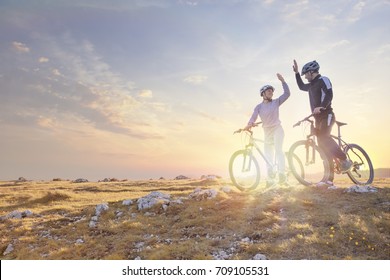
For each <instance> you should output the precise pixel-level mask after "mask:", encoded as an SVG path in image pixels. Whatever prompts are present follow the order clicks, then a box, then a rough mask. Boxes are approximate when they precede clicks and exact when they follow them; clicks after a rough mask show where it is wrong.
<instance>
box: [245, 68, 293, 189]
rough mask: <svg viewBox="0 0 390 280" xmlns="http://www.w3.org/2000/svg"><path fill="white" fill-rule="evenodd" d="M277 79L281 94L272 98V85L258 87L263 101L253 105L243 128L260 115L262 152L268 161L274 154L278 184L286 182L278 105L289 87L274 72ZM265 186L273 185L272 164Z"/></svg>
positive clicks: (282, 135) (288, 94) (248, 127)
mask: <svg viewBox="0 0 390 280" xmlns="http://www.w3.org/2000/svg"><path fill="white" fill-rule="evenodd" d="M276 76H277V77H278V79H279V80H280V81H281V82H282V86H283V91H284V92H283V94H282V95H281V96H280V97H278V98H276V99H272V97H273V94H274V91H275V89H274V87H273V86H271V85H265V86H263V87H262V88H261V89H260V95H261V97H263V101H262V102H261V103H260V104H258V105H257V106H256V107H255V110H254V111H253V114H252V116H251V118H250V119H249V122H248V125H247V126H246V127H245V129H247V130H248V129H250V128H251V127H252V126H253V124H254V123H255V122H256V120H257V118H258V117H260V119H261V121H262V126H263V130H264V154H265V156H266V157H267V159H268V160H269V161H270V162H273V159H274V157H275V155H276V161H277V167H278V173H279V174H278V175H279V184H286V174H285V157H284V152H283V141H284V130H283V127H282V125H281V121H280V119H279V106H280V105H282V104H283V103H284V102H285V101H286V100H287V99H288V98H289V97H290V89H289V87H288V85H287V83H286V82H285V80H284V78H283V76H282V75H281V74H279V73H278V74H276ZM267 168H268V179H267V187H270V186H273V185H274V184H275V182H274V174H273V170H272V166H268V167H267Z"/></svg>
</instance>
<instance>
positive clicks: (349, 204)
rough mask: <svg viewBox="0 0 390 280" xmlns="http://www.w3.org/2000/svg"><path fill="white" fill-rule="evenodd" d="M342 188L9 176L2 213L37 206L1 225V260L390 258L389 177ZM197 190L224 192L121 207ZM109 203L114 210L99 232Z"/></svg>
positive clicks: (1, 189) (2, 189)
mask: <svg viewBox="0 0 390 280" xmlns="http://www.w3.org/2000/svg"><path fill="white" fill-rule="evenodd" d="M337 185H338V186H339V187H340V188H339V189H336V190H327V189H319V188H311V187H305V186H302V185H299V184H294V185H292V186H290V187H280V186H277V187H274V188H272V189H265V188H264V187H263V186H261V187H259V188H258V189H257V190H255V191H253V192H250V193H242V192H240V191H238V190H236V189H235V188H234V187H233V186H230V187H231V192H228V193H226V192H223V191H221V190H220V189H221V187H224V186H229V182H228V181H226V182H224V181H223V180H220V181H218V182H207V181H206V182H205V181H200V180H172V181H171V180H150V181H125V182H107V183H102V182H99V183H97V182H88V183H72V182H69V181H59V182H38V181H36V182H0V216H5V215H7V214H8V213H10V212H12V211H14V210H19V211H24V210H30V211H32V212H33V215H32V216H30V217H25V218H22V219H4V220H2V221H0V254H1V255H0V259H57V260H61V259H135V258H140V259H170V260H171V259H213V258H215V257H216V256H219V257H221V256H223V258H225V259H252V258H253V257H254V256H255V255H256V254H258V253H261V254H264V255H266V256H267V258H268V259H277V260H280V259H292V260H297V259H386V260H387V259H390V180H389V179H377V180H375V182H374V183H373V186H375V187H376V188H377V189H378V192H376V193H347V192H345V190H346V188H347V187H349V186H351V185H352V184H351V183H350V182H349V181H347V180H346V179H345V180H344V181H343V180H339V181H337ZM197 187H201V188H202V189H216V190H218V191H219V192H218V195H217V197H216V198H214V199H205V200H194V199H183V204H171V205H169V206H168V208H167V209H166V210H163V209H162V208H161V206H155V207H154V208H152V209H148V210H142V211H138V210H137V206H136V204H133V205H130V206H124V205H122V201H123V200H126V199H137V198H140V197H142V196H145V195H147V194H149V193H150V192H152V191H160V192H163V193H169V194H171V195H172V197H173V198H179V197H185V198H188V195H189V194H190V193H192V192H193V191H194V190H195V189H196V188H197ZM104 202H105V203H108V205H109V207H110V208H109V210H108V211H105V212H103V214H102V215H101V217H100V219H99V222H98V224H97V227H95V228H90V227H89V222H90V220H91V217H92V216H93V215H94V212H95V207H96V205H97V204H100V203H104ZM118 212H123V214H122V215H121V216H118ZM9 244H12V245H13V247H14V250H13V251H12V252H11V253H9V254H7V255H3V252H4V251H5V250H6V248H7V246H8V245H9Z"/></svg>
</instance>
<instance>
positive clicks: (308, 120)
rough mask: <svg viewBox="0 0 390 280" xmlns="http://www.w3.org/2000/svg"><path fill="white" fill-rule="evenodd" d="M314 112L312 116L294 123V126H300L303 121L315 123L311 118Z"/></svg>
mask: <svg viewBox="0 0 390 280" xmlns="http://www.w3.org/2000/svg"><path fill="white" fill-rule="evenodd" d="M313 116H314V114H311V115H310V116H307V117H306V118H304V119H303V120H300V121H299V122H297V123H296V124H294V125H293V127H297V126H300V125H301V123H302V122H311V123H313V121H312V120H310V118H311V117H313Z"/></svg>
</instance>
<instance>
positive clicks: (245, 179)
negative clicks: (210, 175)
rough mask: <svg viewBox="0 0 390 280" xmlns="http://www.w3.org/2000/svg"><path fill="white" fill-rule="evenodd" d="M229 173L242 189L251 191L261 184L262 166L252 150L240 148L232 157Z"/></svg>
mask: <svg viewBox="0 0 390 280" xmlns="http://www.w3.org/2000/svg"><path fill="white" fill-rule="evenodd" d="M229 175H230V179H231V180H232V182H233V184H234V185H235V186H236V187H237V188H238V189H239V190H241V191H250V190H253V189H255V188H256V187H257V186H258V185H259V182H260V168H259V164H258V162H257V160H256V159H255V158H254V156H253V155H252V153H251V151H249V150H239V151H237V152H235V153H234V154H233V155H232V156H231V157H230V161H229Z"/></svg>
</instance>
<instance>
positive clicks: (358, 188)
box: [347, 185, 378, 193]
mask: <svg viewBox="0 0 390 280" xmlns="http://www.w3.org/2000/svg"><path fill="white" fill-rule="evenodd" d="M347 192H356V193H368V192H378V189H377V188H375V187H372V186H358V185H355V186H351V187H349V188H348V189H347Z"/></svg>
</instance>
